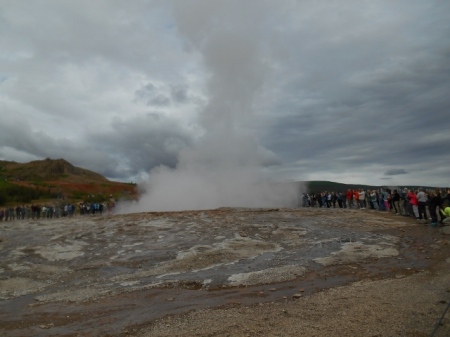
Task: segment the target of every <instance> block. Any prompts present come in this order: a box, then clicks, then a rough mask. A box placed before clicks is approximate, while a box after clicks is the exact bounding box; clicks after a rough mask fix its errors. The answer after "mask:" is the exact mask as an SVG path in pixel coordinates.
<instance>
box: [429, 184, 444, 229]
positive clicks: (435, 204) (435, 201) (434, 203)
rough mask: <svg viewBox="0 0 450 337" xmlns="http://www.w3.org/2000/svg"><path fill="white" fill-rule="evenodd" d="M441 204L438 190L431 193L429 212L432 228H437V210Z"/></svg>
mask: <svg viewBox="0 0 450 337" xmlns="http://www.w3.org/2000/svg"><path fill="white" fill-rule="evenodd" d="M440 204H441V197H440V193H439V191H438V190H437V189H435V190H433V191H431V193H430V198H429V201H428V211H429V212H430V218H431V227H437V220H438V218H437V210H438V209H439V205H440Z"/></svg>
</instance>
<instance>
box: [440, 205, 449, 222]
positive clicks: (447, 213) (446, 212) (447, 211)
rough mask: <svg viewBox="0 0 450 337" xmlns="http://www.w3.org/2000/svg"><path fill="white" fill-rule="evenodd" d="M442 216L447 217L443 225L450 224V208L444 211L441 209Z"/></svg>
mask: <svg viewBox="0 0 450 337" xmlns="http://www.w3.org/2000/svg"><path fill="white" fill-rule="evenodd" d="M441 213H442V215H444V216H445V219H444V220H442V223H445V224H450V207H445V208H444V209H441Z"/></svg>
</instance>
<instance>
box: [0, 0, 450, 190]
mask: <svg viewBox="0 0 450 337" xmlns="http://www.w3.org/2000/svg"><path fill="white" fill-rule="evenodd" d="M0 13H1V14H0V15H1V20H0V31H1V32H2V34H0V44H1V45H2V48H1V50H0V107H1V109H2V121H0V128H1V133H0V156H3V157H5V158H4V159H12V160H20V159H21V158H23V159H24V160H26V159H27V158H39V157H42V158H45V157H58V158H59V157H64V158H66V159H68V160H69V161H70V160H72V161H74V164H76V165H79V166H86V167H87V168H89V169H93V170H98V172H100V173H104V174H106V175H107V176H108V177H116V178H120V179H125V178H127V177H133V176H136V175H137V174H138V173H139V172H143V171H149V170H151V169H152V168H155V167H158V166H159V165H165V166H168V167H172V168H173V167H176V165H177V163H179V160H180V158H179V155H180V151H183V149H185V148H186V147H191V146H193V144H195V143H196V142H198V141H201V140H202V139H203V141H206V142H209V144H208V146H204V148H207V151H208V152H209V153H214V152H217V151H218V150H226V151H229V152H232V151H235V149H241V148H242V149H245V150H246V151H247V152H251V151H253V152H254V153H250V154H246V155H243V156H240V159H239V160H237V161H238V162H245V160H246V159H247V158H252V161H253V162H254V163H258V164H259V165H261V166H264V165H270V164H271V166H270V167H269V168H268V167H265V170H267V171H268V172H269V174H270V175H272V176H273V177H275V178H278V179H293V180H305V179H308V177H314V178H318V179H323V180H327V178H329V177H332V178H333V179H336V180H339V181H350V180H354V179H359V182H372V180H373V179H375V180H377V181H380V182H382V179H381V178H386V176H384V177H383V175H384V174H385V173H388V172H396V171H395V170H398V169H399V167H400V168H401V169H403V170H405V172H407V173H408V174H396V175H390V176H389V177H392V182H395V181H397V180H400V179H401V181H405V182H411V183H412V182H414V181H417V180H418V181H421V182H422V184H424V185H425V184H426V185H430V184H432V183H428V180H430V179H432V180H433V181H435V183H436V184H448V177H449V176H450V171H449V168H448V162H449V161H450V158H449V156H448V154H446V152H445V150H443V149H444V148H445V145H446V144H448V143H449V142H450V133H449V132H448V130H449V129H450V119H449V117H448V116H449V111H448V107H449V106H450V95H449V94H448V92H449V88H450V77H449V75H448V74H449V73H450V19H449V14H448V13H450V2H445V1H432V0H430V1H418V0H399V1H384V0H380V1H370V2H369V1H356V0H348V1H336V2H317V1H308V0H303V1H279V2H277V3H276V5H275V4H274V3H272V2H270V1H265V0H261V1H252V0H250V1H248V2H247V1H246V2H245V3H244V2H242V1H234V0H230V1H223V2H220V1H216V2H215V1H209V0H192V1H189V2H186V1H178V0H175V1H160V0H154V1H132V2H130V3H128V2H127V3H126V4H125V3H123V2H121V1H114V0H113V1H110V2H108V4H106V3H103V2H95V3H93V2H91V1H83V0H80V1H76V2H73V3H72V2H61V1H52V0H49V1H46V2H35V1H26V0H24V1H6V2H2V3H1V4H0ZM149 110H150V111H157V114H153V115H152V114H148V111H149ZM5 116H6V118H5ZM12 116H14V117H15V118H16V119H15V120H14V121H12V119H11V118H12ZM117 116H120V117H117ZM226 130H233V131H235V132H236V135H237V136H236V137H228V138H227V137H226V135H228V134H227V132H225V131H226ZM249 130H250V131H249ZM238 131H239V132H242V134H244V133H246V132H247V133H249V134H251V137H247V138H245V137H244V138H241V137H240V136H241V135H242V134H238ZM214 134H218V135H221V136H222V138H219V137H217V138H216V137H214V136H213V135H214ZM218 139H219V140H218ZM230 139H232V140H238V141H236V143H238V145H230V144H231V143H233V142H231V141H230ZM243 139H245V141H244V140H243ZM244 143H245V144H244ZM227 145H228V146H227ZM236 152H238V151H237V150H236ZM255 153H257V155H255ZM274 164H277V165H274ZM380 177H381V178H380ZM394 180H395V181H394Z"/></svg>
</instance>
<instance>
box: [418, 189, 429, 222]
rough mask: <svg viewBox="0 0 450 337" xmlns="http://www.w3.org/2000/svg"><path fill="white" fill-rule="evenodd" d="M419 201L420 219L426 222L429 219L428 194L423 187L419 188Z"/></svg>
mask: <svg viewBox="0 0 450 337" xmlns="http://www.w3.org/2000/svg"><path fill="white" fill-rule="evenodd" d="M417 201H418V208H419V220H425V222H426V221H427V220H428V217H427V201H428V196H427V194H426V193H425V191H424V189H423V188H422V187H421V188H419V192H418V193H417Z"/></svg>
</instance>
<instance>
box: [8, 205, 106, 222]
mask: <svg viewBox="0 0 450 337" xmlns="http://www.w3.org/2000/svg"><path fill="white" fill-rule="evenodd" d="M76 208H77V207H76V206H74V205H73V204H70V203H62V204H60V205H59V206H56V205H53V206H49V205H45V206H40V205H31V206H30V205H23V206H16V207H6V208H4V209H0V222H2V221H14V220H25V219H33V220H34V219H53V218H61V217H72V216H73V215H74V214H76V211H77V209H76ZM113 208H114V203H113V202H110V203H106V202H104V203H79V205H78V212H79V214H80V215H87V214H93V215H95V214H100V215H101V214H103V212H104V211H107V212H108V213H111V212H112V209H113Z"/></svg>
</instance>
